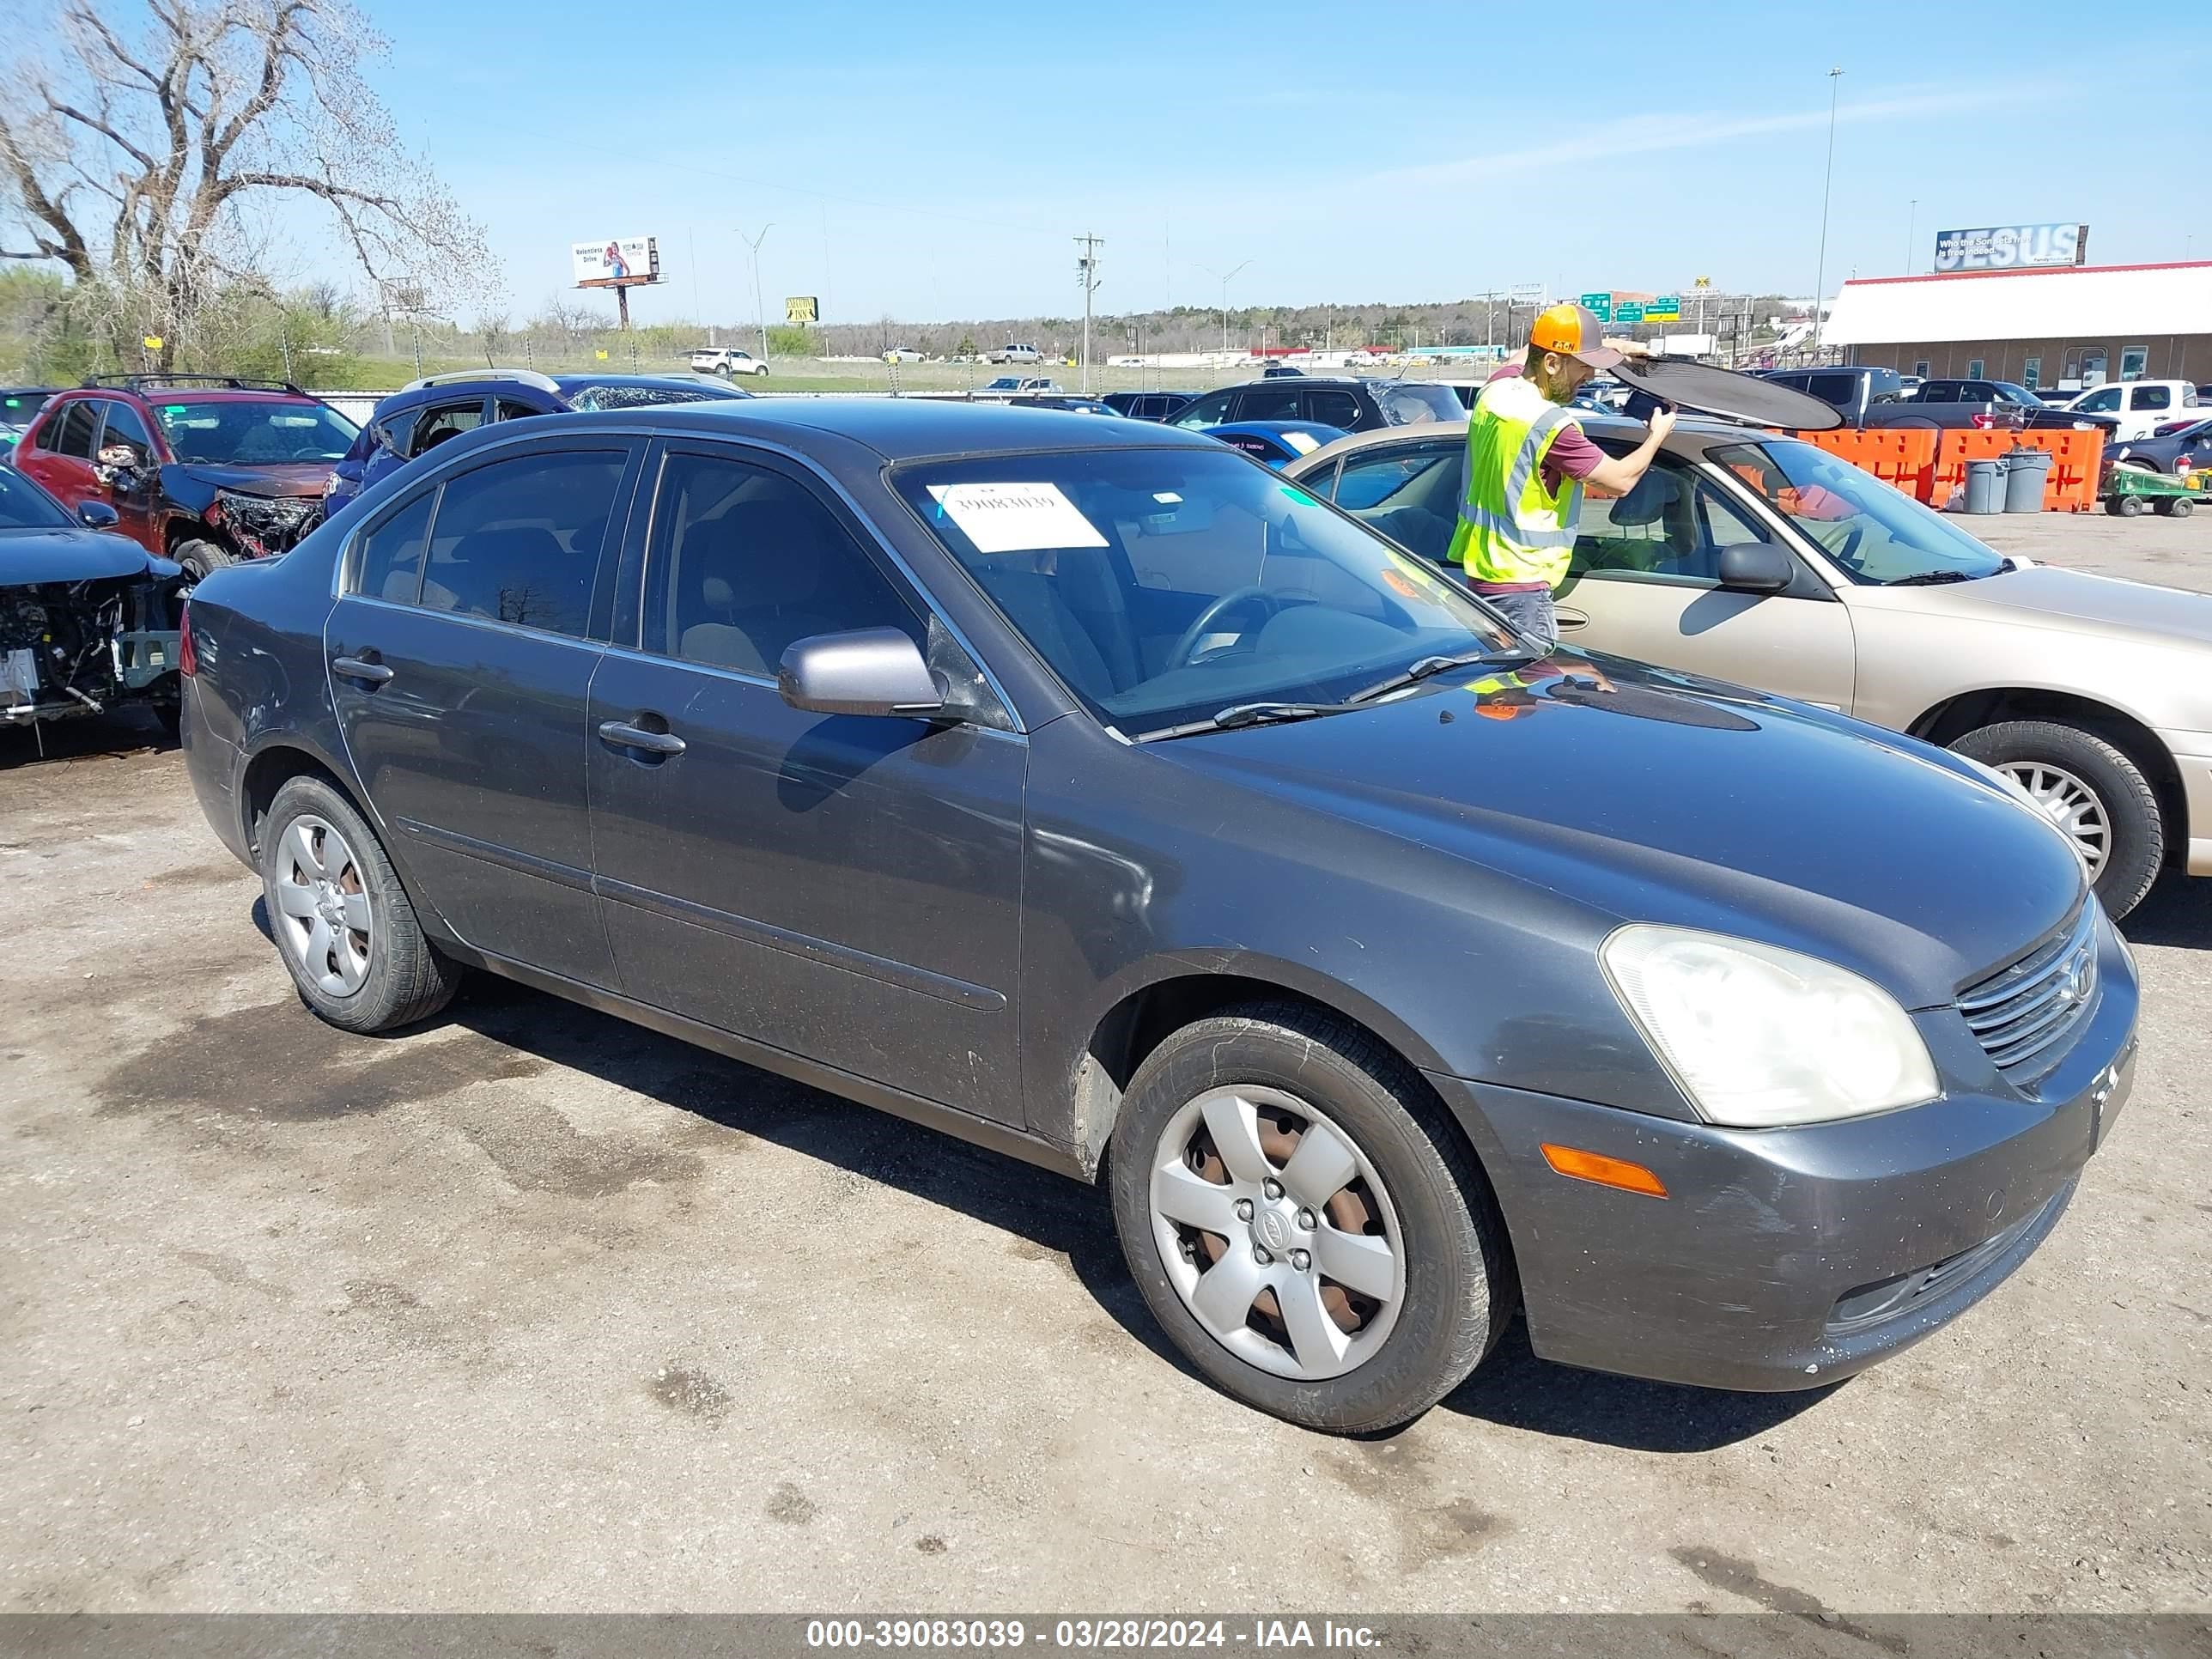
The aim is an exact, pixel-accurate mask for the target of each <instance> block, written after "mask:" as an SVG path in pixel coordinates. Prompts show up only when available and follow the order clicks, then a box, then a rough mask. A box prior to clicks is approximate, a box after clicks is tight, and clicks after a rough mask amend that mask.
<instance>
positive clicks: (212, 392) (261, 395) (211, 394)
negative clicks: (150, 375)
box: [50, 386, 322, 404]
mask: <svg viewBox="0 0 2212 1659" xmlns="http://www.w3.org/2000/svg"><path fill="white" fill-rule="evenodd" d="M66 390H67V392H69V393H70V394H72V395H75V396H76V397H82V398H137V399H138V400H139V401H140V402H141V403H146V404H319V403H321V402H322V399H321V398H317V397H313V396H311V395H310V394H309V393H307V392H271V391H269V390H267V389H265V388H264V387H259V386H255V387H251V388H248V387H244V386H70V387H68V388H67V389H66ZM63 395H64V394H63V393H61V392H56V393H55V394H54V398H53V399H51V400H50V401H58V400H59V399H60V398H61V397H62V396H63Z"/></svg>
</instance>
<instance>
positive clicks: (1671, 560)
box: [1570, 460, 1766, 587]
mask: <svg viewBox="0 0 2212 1659" xmlns="http://www.w3.org/2000/svg"><path fill="white" fill-rule="evenodd" d="M1579 532H1580V533H1579V534H1577V537H1576V538H1575V551H1574V560H1573V563H1572V565H1571V567H1570V570H1571V574H1577V575H1588V576H1590V577H1593V578H1595V579H1596V580H1601V581H1650V582H1664V583H1673V584H1678V585H1688V586H1698V587H1717V586H1719V585H1720V578H1721V570H1720V561H1721V550H1722V549H1723V548H1727V547H1736V546H1741V545H1742V544H1746V543H1750V542H1761V541H1765V539H1766V537H1765V534H1764V533H1763V532H1761V531H1760V530H1759V528H1758V526H1756V525H1754V524H1753V522H1752V521H1751V520H1749V519H1747V518H1746V517H1745V516H1744V514H1743V513H1742V511H1741V509H1740V508H1738V507H1735V506H1734V505H1732V504H1731V503H1730V502H1729V501H1727V500H1726V499H1725V498H1724V497H1723V495H1721V493H1720V492H1719V491H1718V490H1717V489H1714V488H1713V487H1712V485H1711V483H1709V482H1707V481H1706V480H1705V479H1703V478H1700V477H1697V476H1696V475H1695V474H1694V473H1692V471H1689V469H1687V468H1686V467H1683V466H1680V465H1677V464H1676V463H1674V461H1672V460H1662V461H1660V462H1659V463H1658V464H1657V465H1654V466H1652V467H1650V468H1649V469H1648V470H1647V471H1645V472H1644V476H1643V477H1641V478H1639V479H1638V480H1637V481H1636V484H1635V487H1634V488H1632V489H1630V490H1629V491H1628V493H1627V494H1626V495H1620V496H1615V497H1605V496H1600V495H1586V496H1585V497H1584V498H1583V513H1582V521H1581V524H1580V526H1579Z"/></svg>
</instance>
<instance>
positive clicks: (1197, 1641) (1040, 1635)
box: [806, 1619, 1382, 1652]
mask: <svg viewBox="0 0 2212 1659" xmlns="http://www.w3.org/2000/svg"><path fill="white" fill-rule="evenodd" d="M1032 1640H1034V1641H1035V1642H1036V1645H1037V1646H1039V1647H1052V1648H1056V1649H1067V1650H1077V1651H1093V1652H1104V1651H1116V1652H1127V1651H1137V1652H1152V1651H1165V1652H1175V1651H1180V1650H1186V1649H1197V1648H1228V1647H1246V1648H1252V1649H1255V1650H1260V1651H1263V1652H1264V1651H1267V1650H1297V1649H1301V1648H1316V1649H1318V1648H1334V1649H1339V1650H1352V1651H1361V1650H1372V1649H1374V1648H1376V1647H1377V1646H1378V1645H1380V1644H1381V1641H1382V1638H1381V1635H1380V1633H1379V1632H1376V1631H1375V1630H1373V1629H1372V1628H1370V1626H1365V1625H1340V1624H1337V1623H1336V1622H1335V1621H1334V1620H1328V1619H1324V1620H1321V1621H1319V1624H1318V1625H1317V1626H1316V1624H1315V1623H1314V1622H1312V1621H1310V1620H1304V1619H1255V1620H1252V1621H1251V1622H1250V1624H1249V1626H1245V1627H1239V1626H1233V1625H1231V1623H1230V1622H1229V1621H1228V1620H1221V1619H1060V1620H1054V1621H1053V1623H1052V1624H1051V1625H1050V1626H1046V1625H1045V1624H1044V1623H1043V1622H1042V1620H1040V1621H1039V1622H1038V1624H1037V1625H1036V1629H1035V1635H1034V1637H1032V1635H1031V1627H1030V1626H1029V1625H1028V1624H1027V1623H1026V1622H1025V1621H1024V1620H1019V1619H875V1620H867V1619H814V1620H808V1621H807V1625H806V1645H807V1646H808V1647H810V1648H819V1649H837V1648H891V1649H900V1648H905V1649H919V1650H932V1649H934V1650H945V1651H956V1652H957V1651H958V1650H961V1649H963V1648H970V1649H982V1650H986V1651H991V1652H999V1651H1003V1650H1007V1649H1010V1648H1019V1647H1023V1646H1025V1645H1027V1644H1029V1643H1030V1641H1032Z"/></svg>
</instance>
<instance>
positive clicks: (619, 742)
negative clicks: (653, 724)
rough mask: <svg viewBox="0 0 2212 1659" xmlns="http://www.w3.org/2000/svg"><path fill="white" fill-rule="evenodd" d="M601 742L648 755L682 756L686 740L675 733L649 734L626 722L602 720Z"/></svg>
mask: <svg viewBox="0 0 2212 1659" xmlns="http://www.w3.org/2000/svg"><path fill="white" fill-rule="evenodd" d="M599 741H600V742H601V743H604V744H611V745H612V746H613V747H615V748H617V749H642V750H645V752H646V753H647V754H648V755H680V754H682V753H683V752H684V739H683V738H679V737H678V736H677V735H676V734H675V733H674V732H648V731H647V730H646V729H645V728H644V727H643V726H632V725H630V724H629V722H628V721H626V720H601V721H600V722H599Z"/></svg>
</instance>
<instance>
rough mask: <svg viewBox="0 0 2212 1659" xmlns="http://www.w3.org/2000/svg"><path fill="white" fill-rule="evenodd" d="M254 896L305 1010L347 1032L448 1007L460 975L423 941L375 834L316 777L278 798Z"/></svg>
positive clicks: (391, 1026) (406, 1021)
mask: <svg viewBox="0 0 2212 1659" xmlns="http://www.w3.org/2000/svg"><path fill="white" fill-rule="evenodd" d="M259 862H260V866H261V888H262V894H263V896H264V899H265V900H266V901H267V903H268V907H269V925H270V928H271V929H272V930H273V931H274V932H275V933H276V948H277V951H278V953H279V954H280V955H282V956H283V958H284V965H285V967H287V968H288V969H290V970H291V973H292V982H293V983H294V984H295V985H296V986H297V987H299V991H300V995H301V1000H304V1001H305V1002H306V1003H307V1006H309V1007H310V1008H313V1010H314V1011H315V1012H316V1013H317V1014H319V1015H320V1016H321V1017H322V1018H324V1019H326V1020H328V1021H329V1022H330V1023H331V1024H333V1025H336V1026H338V1027H340V1028H341V1029H343V1030H348V1031H363V1032H376V1031H389V1030H395V1029H397V1028H398V1027H399V1026H403V1025H411V1024H414V1023H415V1022H416V1021H417V1020H420V1019H427V1018H429V1017H430V1016H431V1015H432V1014H435V1013H436V1012H438V1010H440V1009H441V1008H442V1007H444V1006H446V1004H447V1002H449V1001H451V1000H453V993H454V991H455V990H457V989H458V988H459V985H460V978H461V970H460V969H459V966H458V965H457V964H456V963H453V962H450V961H448V960H447V958H446V957H441V956H440V955H439V954H438V952H437V951H436V950H435V949H434V948H433V947H432V945H431V944H430V941H429V940H428V939H426V938H424V937H423V934H422V924H421V923H420V922H418V921H416V917H415V907H414V905H413V903H412V902H410V900H409V899H408V896H407V891H406V889H404V887H402V886H401V885H400V884H399V877H398V873H397V872H395V871H394V870H393V869H392V861H391V860H389V859H387V858H386V856H385V854H384V848H383V846H382V844H381V843H380V842H378V840H377V839H376V834H375V832H374V830H372V829H370V828H369V827H368V824H367V823H365V822H364V821H363V820H362V816H361V814H360V813H358V812H356V811H354V809H353V807H352V805H351V804H350V803H349V802H348V801H347V799H345V797H344V796H343V795H341V794H340V793H338V792H337V790H336V789H333V788H332V787H331V786H330V785H329V784H327V783H325V782H324V781H322V780H321V779H319V778H312V777H301V778H294V779H293V780H291V781H289V783H287V784H285V785H284V787H283V788H281V789H279V790H278V791H277V792H276V799H275V800H274V801H272V802H271V803H270V807H269V817H268V818H267V819H266V820H265V821H264V823H263V825H262V829H261V848H260V859H259Z"/></svg>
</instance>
